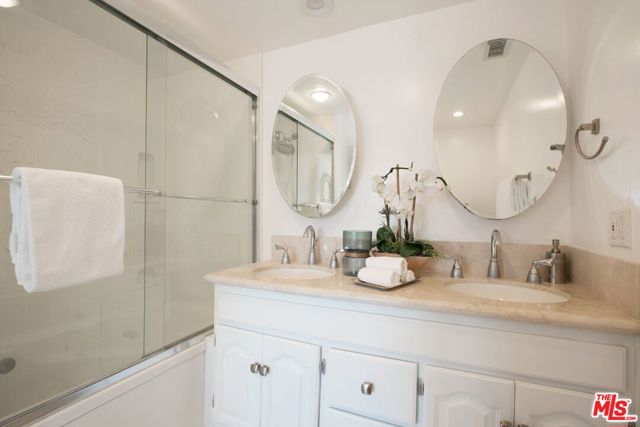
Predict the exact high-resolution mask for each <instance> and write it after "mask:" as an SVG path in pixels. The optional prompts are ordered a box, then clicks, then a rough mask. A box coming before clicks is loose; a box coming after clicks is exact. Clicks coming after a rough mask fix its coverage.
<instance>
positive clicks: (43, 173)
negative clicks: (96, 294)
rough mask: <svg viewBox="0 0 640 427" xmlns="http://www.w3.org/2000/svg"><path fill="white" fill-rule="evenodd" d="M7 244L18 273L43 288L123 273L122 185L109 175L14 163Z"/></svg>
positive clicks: (32, 288) (23, 281) (30, 287)
mask: <svg viewBox="0 0 640 427" xmlns="http://www.w3.org/2000/svg"><path fill="white" fill-rule="evenodd" d="M13 177H14V179H15V180H16V182H14V183H13V184H11V211H12V213H13V228H12V230H11V236H10V242H9V247H10V251H11V259H12V261H13V263H14V264H15V270H16V278H17V280H18V283H19V284H20V285H22V286H23V287H24V288H25V290H26V291H27V292H41V291H49V290H53V289H58V288H63V287H67V286H72V285H76V284H79V283H86V282H89V281H92V280H96V279H100V278H104V277H109V276H114V275H117V274H121V273H122V272H123V270H124V263H123V256H124V234H125V220H124V193H123V191H124V188H123V185H122V181H120V180H119V179H116V178H109V177H106V176H99V175H89V174H85V173H78V172H66V171H56V170H48V169H35V168H16V169H14V171H13Z"/></svg>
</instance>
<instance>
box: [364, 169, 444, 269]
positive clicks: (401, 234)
mask: <svg viewBox="0 0 640 427" xmlns="http://www.w3.org/2000/svg"><path fill="white" fill-rule="evenodd" d="M400 171H406V172H407V173H406V174H405V175H404V179H403V180H400ZM394 172H395V176H396V182H395V188H393V187H392V186H391V185H390V184H389V183H388V182H387V180H388V178H389V177H390V176H391V174H393V173H394ZM446 185H447V183H446V181H445V180H444V179H443V178H442V177H439V176H437V175H436V174H435V173H434V172H433V171H429V170H419V171H415V170H414V168H413V163H411V165H410V166H409V167H401V166H400V165H396V166H394V167H392V168H391V169H390V170H389V172H387V174H386V175H374V176H372V177H371V190H372V191H373V192H374V193H376V194H377V195H378V196H379V197H380V198H382V200H383V201H384V208H383V209H382V211H380V213H382V214H384V216H385V219H386V222H385V223H384V224H383V225H382V227H380V228H379V229H378V231H377V233H376V247H377V248H378V250H379V251H382V252H390V253H397V254H400V255H401V256H428V257H434V256H438V254H437V252H436V250H435V249H434V248H433V246H432V245H431V243H429V242H428V241H426V240H417V239H416V238H415V236H414V234H413V225H414V217H415V210H416V198H417V196H418V194H419V193H425V192H427V191H442V190H444V188H445V187H446ZM391 215H395V216H396V217H397V220H398V223H397V228H396V230H395V231H394V230H393V228H392V227H391Z"/></svg>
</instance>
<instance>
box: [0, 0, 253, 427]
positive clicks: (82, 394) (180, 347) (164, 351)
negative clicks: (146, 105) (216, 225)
mask: <svg viewBox="0 0 640 427" xmlns="http://www.w3.org/2000/svg"><path fill="white" fill-rule="evenodd" d="M88 1H90V2H91V3H93V4H94V5H96V6H98V7H100V8H101V9H103V10H105V11H106V12H108V13H110V14H111V15H113V16H115V17H116V18H118V19H120V20H122V21H124V22H125V23H127V24H129V25H131V26H132V27H134V28H136V29H137V30H139V31H141V32H142V33H143V34H144V35H145V36H147V37H150V38H152V39H154V40H156V41H157V42H159V43H161V44H162V45H164V46H165V47H167V48H168V49H171V50H172V51H173V52H175V53H177V54H179V55H181V56H182V57H184V58H185V59H187V60H189V61H191V62H193V63H194V64H195V65H197V66H199V67H201V68H202V69H204V70H205V71H208V72H209V73H211V74H213V75H214V76H216V77H217V78H219V79H221V80H222V81H224V82H225V83H227V84H229V85H231V86H233V87H234V88H236V89H238V90H239V91H241V92H243V93H244V94H246V95H248V96H249V97H250V98H251V124H252V126H253V133H252V136H251V148H250V151H251V160H250V162H251V169H252V177H251V184H252V190H251V193H252V195H251V200H250V201H249V203H250V204H251V227H252V231H251V259H252V262H256V260H257V257H258V252H257V247H258V241H257V236H258V233H257V228H258V218H257V215H258V210H257V208H258V198H257V197H258V194H257V170H256V167H257V154H258V151H257V146H258V144H257V142H258V113H257V110H258V95H257V93H255V92H254V91H252V90H250V89H247V88H246V87H244V86H241V85H240V84H239V83H237V82H236V81H234V80H232V79H231V78H229V77H227V76H226V75H224V74H222V73H221V72H219V71H218V70H216V69H215V68H213V67H212V66H210V65H208V64H206V63H205V62H203V61H202V60H200V59H198V58H197V57H195V56H194V55H192V54H190V53H189V52H188V51H187V50H185V49H183V48H181V47H180V46H178V45H176V44H175V43H173V42H170V41H169V40H167V39H166V38H165V37H163V36H161V35H160V34H158V33H156V32H155V31H153V30H150V29H149V28H147V27H146V26H144V25H142V24H141V23H139V22H138V21H136V20H134V19H132V18H131V17H129V16H127V15H125V14H124V13H122V12H121V11H119V10H118V9H116V8H114V7H113V6H111V5H109V4H107V3H106V2H105V1H104V0H88ZM145 139H146V134H145ZM212 332H213V324H211V325H210V326H207V327H206V328H203V329H201V330H199V331H195V332H194V333H192V334H190V335H188V336H186V337H183V338H181V339H179V340H177V341H175V342H173V343H170V344H167V345H164V346H163V347H162V348H160V349H158V350H157V351H155V352H153V353H150V354H148V355H143V357H141V358H140V359H139V360H137V361H136V362H134V363H132V364H130V365H128V366H125V367H123V368H122V369H120V370H118V371H116V372H114V373H112V374H110V375H107V376H104V377H101V378H97V379H96V380H95V381H91V382H89V383H86V384H83V385H81V386H78V387H76V388H72V389H71V390H69V391H66V392H64V393H61V394H58V395H55V396H53V397H52V398H51V399H49V400H47V401H44V402H42V403H38V404H36V405H34V406H31V407H29V408H27V409H25V410H24V411H22V412H20V413H17V414H15V415H13V416H11V417H9V418H7V419H5V420H3V421H0V427H20V426H25V425H31V424H33V423H35V422H36V421H39V420H41V419H43V418H45V417H47V416H49V415H51V414H53V413H54V412H56V411H58V410H60V409H63V408H65V407H68V406H70V405H72V404H74V403H77V402H79V401H81V400H82V399H85V398H87V397H89V396H92V395H94V394H96V393H98V392H99V391H101V390H104V389H106V388H108V387H110V386H113V385H114V384H115V383H117V382H119V381H121V380H124V379H125V378H128V377H131V376H132V375H135V374H137V373H139V372H141V371H143V370H144V369H147V368H149V367H151V366H153V365H155V364H157V363H159V362H161V361H163V360H166V359H168V358H170V357H172V356H175V355H176V354H178V353H180V352H182V351H184V350H187V349H189V348H191V347H193V346H195V345H198V344H200V343H202V342H203V341H204V339H205V338H206V337H207V336H208V335H210V334H211V333H212Z"/></svg>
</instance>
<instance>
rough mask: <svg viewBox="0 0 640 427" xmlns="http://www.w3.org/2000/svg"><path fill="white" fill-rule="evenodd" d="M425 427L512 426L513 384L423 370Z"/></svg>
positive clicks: (459, 373) (467, 375) (441, 371)
mask: <svg viewBox="0 0 640 427" xmlns="http://www.w3.org/2000/svg"><path fill="white" fill-rule="evenodd" d="M424 376H425V379H424V382H425V386H424V390H425V396H424V398H425V406H424V418H425V425H426V426H427V427H460V426H464V427H497V426H500V425H501V422H502V423H503V424H502V425H503V426H507V425H509V424H507V423H505V421H506V422H508V423H513V408H514V393H513V391H514V385H515V382H514V381H513V380H507V379H502V378H494V377H489V376H486V375H476V374H472V373H468V372H460V371H455V370H451V369H442V368H432V367H427V368H426V369H425V375H424Z"/></svg>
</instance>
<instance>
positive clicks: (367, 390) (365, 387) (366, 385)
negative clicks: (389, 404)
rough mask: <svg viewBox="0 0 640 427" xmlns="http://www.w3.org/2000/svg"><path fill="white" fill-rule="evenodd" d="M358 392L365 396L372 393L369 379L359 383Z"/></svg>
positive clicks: (371, 384)
mask: <svg viewBox="0 0 640 427" xmlns="http://www.w3.org/2000/svg"><path fill="white" fill-rule="evenodd" d="M360 393H362V394H365V395H367V396H370V395H371V394H373V383H370V382H369V381H365V382H363V383H362V384H360Z"/></svg>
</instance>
